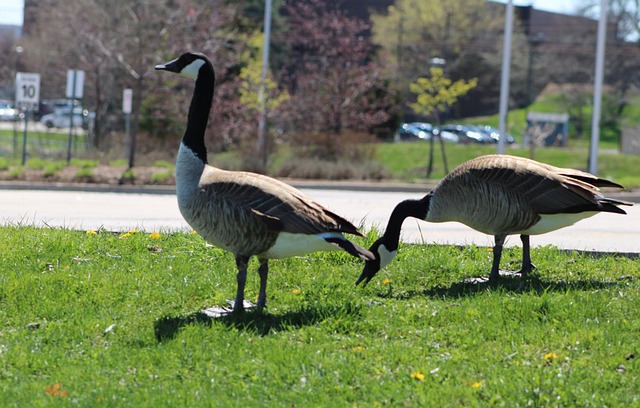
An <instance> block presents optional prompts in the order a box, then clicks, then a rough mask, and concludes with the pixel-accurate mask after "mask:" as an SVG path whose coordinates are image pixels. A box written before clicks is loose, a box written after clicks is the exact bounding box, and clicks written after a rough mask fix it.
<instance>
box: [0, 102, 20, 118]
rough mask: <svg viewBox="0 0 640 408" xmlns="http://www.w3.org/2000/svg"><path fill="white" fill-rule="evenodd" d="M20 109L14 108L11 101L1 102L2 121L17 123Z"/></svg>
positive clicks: (0, 113) (0, 114)
mask: <svg viewBox="0 0 640 408" xmlns="http://www.w3.org/2000/svg"><path fill="white" fill-rule="evenodd" d="M19 113H20V112H19V111H18V109H16V108H14V107H13V104H12V103H11V102H10V101H0V120H1V121H10V122H13V121H16V120H18V117H19Z"/></svg>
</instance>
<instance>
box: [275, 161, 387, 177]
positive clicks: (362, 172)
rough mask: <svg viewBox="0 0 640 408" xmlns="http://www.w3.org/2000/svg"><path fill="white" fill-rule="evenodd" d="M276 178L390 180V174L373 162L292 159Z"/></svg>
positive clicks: (278, 171) (285, 164) (279, 170)
mask: <svg viewBox="0 0 640 408" xmlns="http://www.w3.org/2000/svg"><path fill="white" fill-rule="evenodd" d="M277 176H278V177H290V178H299V179H318V180H382V179H388V178H391V172H389V170H387V168H386V167H384V166H383V165H381V164H380V163H378V162H375V161H365V162H352V161H349V160H338V161H327V160H318V159H310V158H293V159H290V160H287V161H286V162H285V163H284V164H282V166H281V167H280V168H279V169H278V170H277Z"/></svg>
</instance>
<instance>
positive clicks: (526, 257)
mask: <svg viewBox="0 0 640 408" xmlns="http://www.w3.org/2000/svg"><path fill="white" fill-rule="evenodd" d="M520 240H521V241H522V269H520V275H521V276H522V277H523V278H526V277H527V274H528V273H529V272H531V271H532V270H533V269H535V267H536V266H535V265H534V264H532V263H531V250H530V245H529V236H528V235H520Z"/></svg>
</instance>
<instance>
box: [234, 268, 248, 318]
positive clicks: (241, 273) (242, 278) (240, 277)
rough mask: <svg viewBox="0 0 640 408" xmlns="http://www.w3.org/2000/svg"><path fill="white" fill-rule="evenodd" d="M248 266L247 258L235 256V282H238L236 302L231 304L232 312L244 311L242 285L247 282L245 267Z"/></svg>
mask: <svg viewBox="0 0 640 408" xmlns="http://www.w3.org/2000/svg"><path fill="white" fill-rule="evenodd" d="M248 264H249V257H248V256H241V255H236V266H237V267H238V274H237V275H236V281H237V282H238V290H237V291H236V300H235V302H234V303H233V311H234V312H242V311H244V285H245V283H246V282H247V265H248Z"/></svg>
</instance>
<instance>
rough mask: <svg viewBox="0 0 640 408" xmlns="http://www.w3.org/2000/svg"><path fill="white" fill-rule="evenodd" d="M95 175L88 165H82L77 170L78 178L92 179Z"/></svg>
mask: <svg viewBox="0 0 640 408" xmlns="http://www.w3.org/2000/svg"><path fill="white" fill-rule="evenodd" d="M92 177H93V169H92V168H87V167H81V168H79V169H78V171H76V178H78V179H90V178H92Z"/></svg>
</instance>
